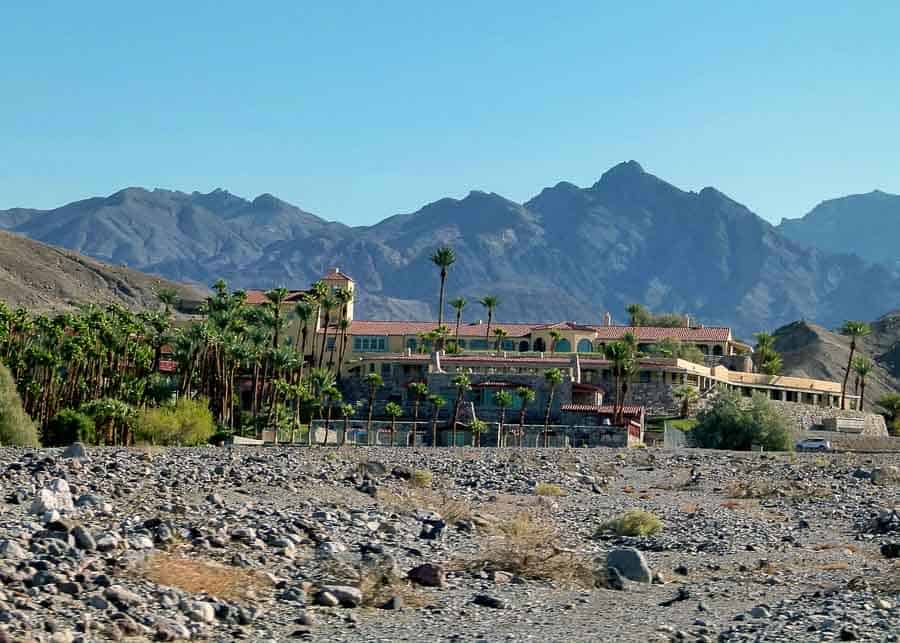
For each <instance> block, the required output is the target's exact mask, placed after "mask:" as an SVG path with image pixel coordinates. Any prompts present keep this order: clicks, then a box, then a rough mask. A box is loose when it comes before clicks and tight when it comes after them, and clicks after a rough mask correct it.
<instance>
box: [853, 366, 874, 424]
mask: <svg viewBox="0 0 900 643" xmlns="http://www.w3.org/2000/svg"><path fill="white" fill-rule="evenodd" d="M853 370H854V371H855V372H856V377H857V378H859V385H860V386H859V408H858V409H857V410H858V411H862V410H863V408H864V407H863V404H864V403H865V401H866V378H867V377H868V376H869V375H870V374H871V373H872V371H873V370H875V364H873V363H872V360H870V359H869V358H868V357H865V356H863V355H857V356H856V357H854V358H853Z"/></svg>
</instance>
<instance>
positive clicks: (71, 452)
mask: <svg viewBox="0 0 900 643" xmlns="http://www.w3.org/2000/svg"><path fill="white" fill-rule="evenodd" d="M62 457H63V458H65V459H67V460H87V459H88V454H87V450H86V449H85V448H84V444H82V443H81V442H73V443H72V444H70V445H69V446H67V447H66V450H65V451H63V454H62Z"/></svg>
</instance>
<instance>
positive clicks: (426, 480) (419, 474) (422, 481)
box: [409, 469, 433, 487]
mask: <svg viewBox="0 0 900 643" xmlns="http://www.w3.org/2000/svg"><path fill="white" fill-rule="evenodd" d="M432 477H433V476H432V475H431V471H428V470H427V469H416V470H415V471H413V472H412V476H410V478H409V484H410V485H412V486H413V487H430V486H431V479H432Z"/></svg>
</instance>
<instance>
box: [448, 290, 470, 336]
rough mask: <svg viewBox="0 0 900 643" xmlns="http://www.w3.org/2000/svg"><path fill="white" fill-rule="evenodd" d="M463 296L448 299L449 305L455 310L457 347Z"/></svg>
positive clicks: (464, 301) (464, 300)
mask: <svg viewBox="0 0 900 643" xmlns="http://www.w3.org/2000/svg"><path fill="white" fill-rule="evenodd" d="M468 303H469V302H467V301H466V299H465V297H456V298H454V299H451V300H450V307H451V308H453V310H455V311H456V348H457V349H458V348H459V324H460V322H461V321H462V314H463V309H464V308H465V307H466V304H468Z"/></svg>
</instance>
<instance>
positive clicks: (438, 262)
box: [431, 246, 456, 326]
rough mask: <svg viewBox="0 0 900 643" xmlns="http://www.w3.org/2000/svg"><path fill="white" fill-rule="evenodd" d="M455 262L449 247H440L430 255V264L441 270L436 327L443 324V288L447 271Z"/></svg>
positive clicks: (454, 256) (451, 249)
mask: <svg viewBox="0 0 900 643" xmlns="http://www.w3.org/2000/svg"><path fill="white" fill-rule="evenodd" d="M455 261H456V255H455V254H454V252H453V248H451V247H450V246H441V247H440V248H438V249H437V250H435V251H434V254H432V255H431V262H432V263H433V264H434V265H435V266H437V267H438V268H440V270H441V290H440V294H439V295H438V326H441V325H443V323H444V286H445V285H446V283H447V270H449V268H450V266H452V265H453V263H454V262H455Z"/></svg>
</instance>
